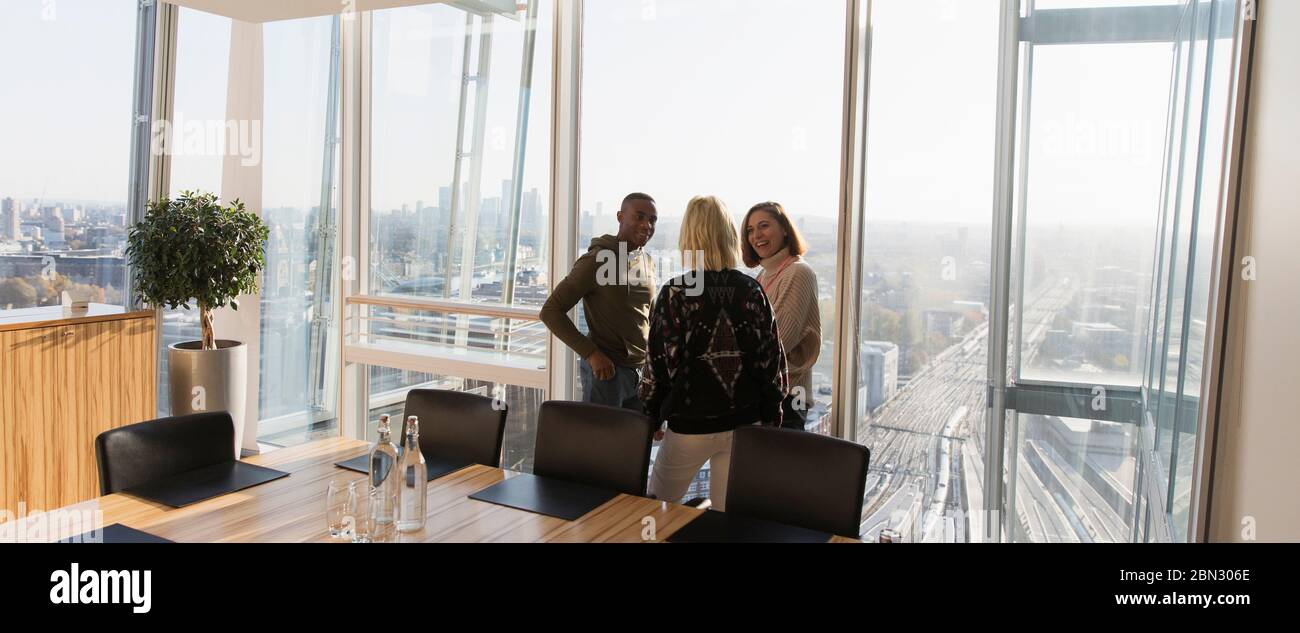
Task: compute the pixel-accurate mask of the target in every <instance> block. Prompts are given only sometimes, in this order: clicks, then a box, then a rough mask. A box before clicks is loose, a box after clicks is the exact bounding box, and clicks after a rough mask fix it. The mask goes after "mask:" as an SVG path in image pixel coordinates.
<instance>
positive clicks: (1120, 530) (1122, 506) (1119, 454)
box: [1009, 414, 1137, 543]
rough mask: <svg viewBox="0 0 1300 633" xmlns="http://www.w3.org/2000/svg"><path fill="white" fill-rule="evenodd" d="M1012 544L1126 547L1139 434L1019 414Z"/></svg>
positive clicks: (1126, 427)
mask: <svg viewBox="0 0 1300 633" xmlns="http://www.w3.org/2000/svg"><path fill="white" fill-rule="evenodd" d="M1018 418H1019V420H1018V425H1019V437H1017V438H1016V440H1017V441H1016V451H1017V453H1018V460H1017V464H1016V471H1017V475H1016V481H1015V484H1014V485H1015V493H1014V500H1015V506H1016V512H1015V515H1014V516H1015V523H1014V524H1013V525H1012V526H1010V528H1009V529H1010V530H1012V531H1013V535H1014V538H1013V540H1015V541H1028V542H1035V543H1080V542H1082V543H1126V542H1128V541H1129V540H1130V539H1131V538H1132V529H1133V526H1132V517H1133V516H1134V499H1135V494H1134V490H1135V489H1136V483H1137V431H1136V429H1137V427H1136V426H1134V425H1132V424H1122V423H1116V422H1102V421H1098V420H1080V419H1076V418H1064V417H1057V416H1041V415H1027V414H1019V416H1018Z"/></svg>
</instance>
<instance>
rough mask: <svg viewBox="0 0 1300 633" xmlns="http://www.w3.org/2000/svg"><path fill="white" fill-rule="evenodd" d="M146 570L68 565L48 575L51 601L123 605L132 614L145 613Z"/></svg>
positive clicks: (147, 597)
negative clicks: (104, 569)
mask: <svg viewBox="0 0 1300 633" xmlns="http://www.w3.org/2000/svg"><path fill="white" fill-rule="evenodd" d="M152 576H153V572H151V571H149V570H147V569H146V570H144V571H138V570H131V571H101V570H98V569H86V570H82V569H81V565H78V564H77V563H73V564H72V568H71V569H69V570H67V571H65V570H62V569H58V570H55V571H54V573H52V574H50V582H51V583H53V584H54V586H53V587H51V588H50V603H51V604H127V605H131V610H132V611H133V612H135V613H148V612H149V610H150V609H151V608H152V604H153V598H152V588H151V586H152V580H153V578H152Z"/></svg>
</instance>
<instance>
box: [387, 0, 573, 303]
mask: <svg viewBox="0 0 1300 633" xmlns="http://www.w3.org/2000/svg"><path fill="white" fill-rule="evenodd" d="M535 1H536V2H537V20H536V22H535V26H536V41H535V43H534V44H533V48H532V55H533V63H532V76H531V78H525V77H524V68H525V64H524V62H525V61H526V53H527V51H528V47H527V46H526V45H527V44H528V40H527V39H526V37H525V35H526V31H527V26H528V22H527V21H526V20H524V16H525V14H524V12H523V11H521V12H519V13H518V14H512V15H509V16H500V15H495V16H479V15H477V14H473V15H471V14H468V13H466V12H465V11H463V10H461V9H458V8H455V7H452V6H448V5H446V4H434V5H423V6H415V7H407V8H401V9H391V10H385V11H376V12H374V14H373V15H374V43H373V48H372V52H373V72H374V75H373V77H374V79H373V84H372V91H373V96H372V107H373V113H372V117H371V135H372V136H371V139H372V141H371V143H372V148H371V161H372V162H371V201H370V203H371V216H370V242H371V246H370V248H371V262H370V273H371V279H370V283H371V293H373V294H395V295H407V296H420V297H425V298H433V299H450V300H455V301H465V302H474V303H511V304H514V305H535V306H540V305H541V304H542V303H544V302H545V301H546V296H547V293H548V289H549V283H548V281H547V274H546V273H547V266H548V264H547V243H548V237H547V231H548V226H549V223H548V221H547V217H548V210H547V203H548V202H547V201H548V200H549V198H550V191H549V186H548V185H549V182H550V118H551V116H550V111H551V97H550V85H551V63H550V61H549V60H550V51H551V50H552V47H553V44H552V39H551V28H550V27H551V24H552V22H553V18H552V11H553V6H554V3H553V2H552V1H551V0H535ZM520 6H523V5H522V4H521V5H520ZM521 78H524V83H526V84H527V85H526V86H524V87H523V88H521ZM521 135H522V139H521V138H520V137H521ZM520 150H522V154H521V153H520ZM517 160H518V161H522V162H521V163H519V164H520V165H521V166H522V170H523V171H522V178H521V182H520V184H521V186H520V187H518V188H516V187H514V178H515V170H516V161H517ZM512 236H514V237H515V239H516V246H515V247H514V248H515V253H516V255H517V258H516V260H515V263H514V270H513V271H512V272H507V268H506V266H507V260H508V257H507V254H508V252H509V251H510V249H511V248H512V247H511V245H510V242H511V237H512ZM510 277H513V282H512V283H511V282H510ZM508 294H509V295H511V297H509V298H508V297H507V295H508Z"/></svg>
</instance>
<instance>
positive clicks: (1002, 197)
mask: <svg viewBox="0 0 1300 633" xmlns="http://www.w3.org/2000/svg"><path fill="white" fill-rule="evenodd" d="M1001 4H1002V6H1001V18H1000V26H999V44H998V46H999V51H998V89H997V90H998V93H997V95H998V96H997V132H996V135H995V137H994V138H995V154H994V161H995V162H994V187H993V191H994V193H993V231H992V234H993V235H992V248H991V255H992V261H993V266H992V271H991V275H992V278H991V291H992V295H993V296H992V301H991V305H992V309H991V310H990V311H989V319H990V327H989V348H988V350H989V352H988V381H989V402H988V406H989V409H988V411H989V423H988V427H987V429H986V430H985V444H984V450H985V464H984V506H985V507H984V510H985V512H986V515H985V522H984V526H985V533H984V540H985V541H989V542H997V541H1000V540H1001V537H1002V534H1001V532H1002V530H1001V526H1002V524H1003V521H1004V515H1005V513H1004V510H1005V508H1004V506H1003V457H1004V449H1003V446H1004V443H1005V439H1006V438H1005V435H1004V432H1003V429H1004V425H1005V423H1006V415H1007V409H1006V398H1007V340H1008V322H1009V319H1010V314H1009V312H1010V306H1009V303H1008V302H1009V299H1010V292H1009V290H1010V289H1009V286H1010V274H1011V261H1010V259H1011V252H1010V251H1011V241H1012V232H1011V229H1012V226H1011V224H1012V222H1011V220H1012V213H1013V209H1012V202H1013V197H1012V191H1013V189H1012V188H1013V186H1014V184H1013V181H1014V179H1015V173H1014V172H1015V169H1014V161H1015V140H1016V139H1015V135H1016V132H1015V128H1016V76H1017V70H1018V66H1019V53H1020V38H1019V34H1018V30H1019V27H1020V11H1019V8H1018V6H1017V5H1018V3H1017V2H1016V0H1001ZM1009 476H1011V477H1014V476H1015V473H1014V472H1012V473H1010V475H1009ZM1013 510H1014V509H1013Z"/></svg>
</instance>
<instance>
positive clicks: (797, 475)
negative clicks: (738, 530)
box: [727, 426, 871, 538]
mask: <svg viewBox="0 0 1300 633" xmlns="http://www.w3.org/2000/svg"><path fill="white" fill-rule="evenodd" d="M870 459H871V451H869V450H867V447H865V446H862V445H860V444H854V443H853V442H846V441H844V440H840V439H836V438H833V437H825V436H822V435H817V434H815V433H804V432H800V431H791V430H789V429H775V428H767V427H759V426H743V427H740V428H738V429H736V432H735V435H734V436H733V437H732V440H731V472H730V475H729V477H728V478H727V512H734V513H736V514H741V515H745V516H750V517H754V518H758V519H767V520H769V521H776V522H779V523H785V524H787V525H794V526H798V527H803V528H808V529H810V530H820V531H823V532H830V533H832V534H838V535H841V536H848V537H851V538H858V531H859V529H860V526H861V523H862V497H863V495H865V494H866V486H867V463H868V462H869V461H870Z"/></svg>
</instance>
